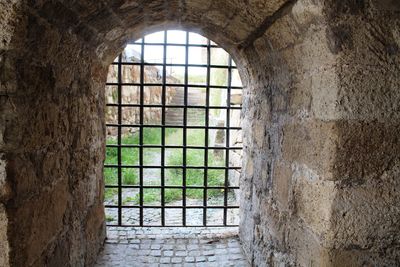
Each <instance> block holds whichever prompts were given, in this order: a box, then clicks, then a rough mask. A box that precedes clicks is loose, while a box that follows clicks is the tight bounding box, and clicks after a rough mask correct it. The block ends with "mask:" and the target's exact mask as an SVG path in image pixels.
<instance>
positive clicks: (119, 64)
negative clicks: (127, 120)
mask: <svg viewBox="0 0 400 267" xmlns="http://www.w3.org/2000/svg"><path fill="white" fill-rule="evenodd" d="M121 61H122V54H120V55H119V56H118V74H117V75H118V77H117V79H118V89H117V90H118V100H117V101H118V112H117V113H118V135H117V139H118V140H117V143H118V148H117V157H118V159H117V161H118V163H117V164H118V174H117V175H118V225H119V226H121V225H122V210H121V206H122V188H121V185H122V169H121V165H122V155H121V152H122V151H121V144H122V141H121V135H122V129H121V124H122V106H121V104H122V65H121Z"/></svg>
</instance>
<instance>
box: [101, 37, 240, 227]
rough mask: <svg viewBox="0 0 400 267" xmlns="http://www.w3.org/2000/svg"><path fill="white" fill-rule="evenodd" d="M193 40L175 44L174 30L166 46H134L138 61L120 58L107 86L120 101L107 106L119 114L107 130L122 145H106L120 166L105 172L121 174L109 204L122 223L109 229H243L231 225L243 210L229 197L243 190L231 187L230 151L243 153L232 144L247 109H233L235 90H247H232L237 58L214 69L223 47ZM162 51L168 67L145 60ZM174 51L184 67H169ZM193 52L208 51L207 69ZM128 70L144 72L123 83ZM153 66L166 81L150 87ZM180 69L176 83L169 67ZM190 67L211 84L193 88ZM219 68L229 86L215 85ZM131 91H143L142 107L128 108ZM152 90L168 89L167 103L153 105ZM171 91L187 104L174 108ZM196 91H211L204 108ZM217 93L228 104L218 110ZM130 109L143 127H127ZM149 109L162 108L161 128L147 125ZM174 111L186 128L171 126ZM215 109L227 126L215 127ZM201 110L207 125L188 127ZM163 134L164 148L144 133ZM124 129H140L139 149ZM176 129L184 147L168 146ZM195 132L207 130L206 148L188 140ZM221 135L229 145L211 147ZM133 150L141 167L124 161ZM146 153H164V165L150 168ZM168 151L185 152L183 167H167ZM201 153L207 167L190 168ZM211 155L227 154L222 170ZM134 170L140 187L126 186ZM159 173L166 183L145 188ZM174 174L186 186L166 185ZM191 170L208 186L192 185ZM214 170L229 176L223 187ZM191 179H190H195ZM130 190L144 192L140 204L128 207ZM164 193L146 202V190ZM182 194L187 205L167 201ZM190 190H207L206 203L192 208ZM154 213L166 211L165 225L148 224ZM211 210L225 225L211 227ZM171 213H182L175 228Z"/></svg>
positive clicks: (112, 185)
mask: <svg viewBox="0 0 400 267" xmlns="http://www.w3.org/2000/svg"><path fill="white" fill-rule="evenodd" d="M189 39H190V36H189V32H186V38H185V42H184V43H174V42H170V41H169V40H168V31H164V41H163V42H146V37H144V38H142V39H140V40H138V41H136V42H132V43H131V44H132V45H135V46H136V47H138V48H140V53H138V55H137V57H138V58H136V59H135V60H126V59H125V57H123V56H122V55H119V57H118V59H117V60H116V61H115V62H113V63H112V65H113V67H114V68H115V69H116V70H117V71H116V73H117V77H116V80H114V81H108V82H107V84H106V85H107V86H112V87H114V88H116V91H117V92H116V93H117V97H116V101H115V102H113V103H107V108H114V109H116V113H117V118H116V121H115V122H114V123H110V122H109V123H107V124H106V127H107V128H112V129H116V140H115V142H114V143H111V144H110V143H108V144H107V145H106V148H107V149H115V150H116V154H117V159H116V162H114V163H110V162H106V164H105V166H104V167H105V169H111V170H113V171H115V173H116V183H106V185H105V188H106V190H111V189H113V190H115V191H116V192H117V194H116V199H117V200H116V203H108V204H106V205H105V208H106V210H107V209H109V210H114V211H116V213H115V214H117V218H116V220H115V221H113V222H110V223H108V225H112V226H121V227H124V226H129V227H132V226H146V227H154V226H157V227H163V226H168V227H170V226H180V227H182V226H185V227H193V226H213V227H214V226H215V227H217V226H222V227H227V226H237V224H230V223H229V221H228V220H227V214H228V210H232V209H238V208H239V206H238V205H236V204H232V203H230V202H229V201H228V193H229V192H230V191H232V190H238V189H239V186H238V185H235V186H232V185H230V184H229V175H230V174H229V172H230V171H232V170H240V166H231V164H230V151H233V150H235V151H237V150H241V149H242V147H241V146H232V145H231V140H230V138H231V132H232V131H239V130H241V128H240V127H233V126H231V112H232V111H234V110H240V109H241V105H238V104H236V105H233V104H231V102H232V90H241V89H242V87H241V86H233V85H232V75H233V74H232V73H233V71H235V70H236V71H237V68H236V65H235V64H234V63H233V60H232V58H231V57H230V56H229V57H228V60H227V62H226V63H225V64H212V62H211V61H212V60H211V50H212V49H215V48H219V47H218V45H216V44H215V43H213V42H211V41H210V40H206V42H205V43H200V44H196V43H191V42H190V41H189ZM151 46H153V47H155V46H157V47H160V48H162V50H163V52H162V55H163V56H162V62H158V63H152V62H148V61H146V60H145V56H144V55H145V50H146V49H147V48H148V47H151ZM169 47H181V48H182V51H184V53H185V55H184V56H182V58H184V62H181V63H174V62H172V63H171V62H168V59H167V50H168V48H169ZM192 47H198V48H202V49H203V51H204V56H205V57H206V59H205V60H204V61H205V62H204V63H205V64H203V63H201V64H200V63H199V64H192V63H190V62H189V61H190V60H189V58H190V52H189V51H190V49H191V48H192ZM124 66H136V68H137V71H138V72H140V75H139V76H138V80H137V81H134V82H126V81H124V80H123V77H122V72H123V68H124ZM148 66H153V67H157V68H158V69H159V70H160V79H159V81H158V82H154V81H153V82H149V81H146V77H145V71H146V68H147V67H148ZM174 67H180V68H182V69H183V70H184V72H183V73H184V75H183V77H181V80H182V82H176V83H173V82H171V81H170V80H168V78H167V76H168V75H169V74H168V73H167V70H168V68H174ZM190 68H203V70H205V72H204V73H205V74H204V75H205V83H204V84H198V83H191V79H190V76H189V69H190ZM216 69H222V70H224V71H225V70H226V79H227V81H225V82H224V83H225V84H224V85H215V84H212V83H211V82H210V78H211V75H212V71H214V70H216ZM127 86H133V87H135V88H137V89H138V95H139V97H138V102H137V103H125V101H122V95H123V90H124V88H125V87H127ZM150 86H152V87H159V88H161V89H162V91H161V103H148V102H147V101H146V100H145V99H144V95H145V90H147V88H149V87H150ZM168 88H177V89H182V90H183V103H181V104H176V103H168V102H167V89H168ZM195 88H203V90H204V91H205V93H204V96H203V97H205V99H204V103H203V104H201V105H199V104H191V103H190V101H189V94H190V90H194V89H195ZM212 90H223V92H224V93H223V94H221V95H222V96H223V97H224V98H226V101H225V100H224V101H223V102H224V105H212V103H211V102H210V96H211V91H212ZM126 108H136V109H138V111H139V118H138V120H137V122H134V123H127V122H125V121H124V120H123V114H124V109H126ZM148 108H157V109H159V110H160V112H161V118H160V123H148V122H145V112H146V110H147V109H148ZM171 109H177V110H180V111H181V114H182V119H181V121H182V123H181V124H180V123H175V124H174V123H170V122H168V120H167V116H166V115H167V112H168V110H171ZM215 110H220V111H223V113H220V114H225V121H224V124H223V125H214V124H213V123H210V117H211V115H210V114H211V113H212V112H214V111H215ZM197 111H199V112H198V113H199V114H201V115H200V116H204V123H201V125H192V124H190V123H188V117H189V114H193V113H196V112H197ZM150 128H152V129H159V130H160V132H161V140H160V142H159V144H146V143H145V142H144V131H146V130H147V129H150ZM124 129H137V132H136V133H137V134H138V137H139V139H138V143H135V144H126V143H124V141H123V130H124ZM170 129H181V131H182V142H181V144H177V145H173V144H167V142H166V132H167V130H170ZM192 129H200V130H204V139H203V140H204V142H203V144H204V145H193V144H191V142H190V140H188V131H191V130H192ZM218 130H221V131H223V133H224V143H223V144H222V145H221V144H219V145H218V146H217V145H211V144H210V134H211V133H210V132H211V131H218ZM127 149H137V151H138V162H137V164H124V162H123V160H122V159H123V153H128V152H125V151H126V150H127ZM146 149H158V150H159V152H160V160H159V164H145V160H144V156H145V151H146ZM168 149H179V150H181V151H182V164H181V165H172V166H171V165H169V164H167V156H166V155H167V154H166V150H168ZM189 150H190V151H191V152H193V151H198V153H200V154H199V155H204V156H203V157H204V160H203V162H202V165H199V166H197V165H196V166H193V165H190V164H188V151H189ZM210 152H216V153H217V152H218V153H219V154H220V155H223V156H222V157H223V163H222V164H220V165H218V164H217V165H216V164H213V162H210V160H212V159H211V158H210V156H209V155H210ZM127 169H133V170H134V171H137V173H138V183H137V184H125V183H124V182H123V170H127ZM149 169H152V170H159V171H160V177H159V178H160V182H159V184H156V185H151V184H150V185H148V184H146V183H145V181H146V179H147V177H146V170H149ZM168 170H180V173H181V174H182V183H181V184H179V185H170V184H168V183H166V174H167V172H168ZM190 170H201V171H202V172H204V178H203V184H202V185H199V184H196V185H193V184H190V183H188V172H190ZM210 170H220V171H221V173H222V172H223V175H224V179H223V184H220V185H212V184H210V183H209V175H208V173H209V171H210ZM189 178H190V177H189ZM126 189H132V190H133V189H136V190H138V193H137V197H136V202H133V203H128V204H127V203H124V200H123V190H126ZM149 189H151V190H159V193H160V201H159V202H158V203H147V202H146V191H147V190H149ZM171 189H174V190H179V194H181V196H182V198H181V200H182V201H181V204H180V205H171V204H170V203H167V199H166V190H171ZM188 190H201V192H202V201H201V204H200V205H199V204H197V205H190V204H188V203H187V194H188ZM211 190H217V191H218V192H220V193H221V194H222V195H223V201H222V203H220V204H217V205H216V204H215V203H209V201H208V199H209V192H210V191H211ZM131 209H135V210H137V211H138V219H137V220H136V221H135V222H136V223H129V222H127V221H126V220H124V218H123V216H124V211H127V210H131ZM149 209H157V210H160V213H161V214H160V222H159V224H147V223H146V221H145V220H144V216H145V212H146V211H147V210H149ZM190 209H197V210H202V220H201V222H199V223H198V224H195V225H192V224H188V223H187V217H188V216H190V214H188V210H190ZM210 209H213V210H216V209H219V210H221V211H222V214H223V216H221V221H220V222H218V223H215V222H213V223H210V222H209V221H208V220H207V213H208V212H209V210H210ZM168 210H179V211H180V213H181V216H180V218H181V219H180V223H178V224H177V223H174V224H173V225H170V224H168V217H167V215H168V214H166V213H167V212H166V211H168Z"/></svg>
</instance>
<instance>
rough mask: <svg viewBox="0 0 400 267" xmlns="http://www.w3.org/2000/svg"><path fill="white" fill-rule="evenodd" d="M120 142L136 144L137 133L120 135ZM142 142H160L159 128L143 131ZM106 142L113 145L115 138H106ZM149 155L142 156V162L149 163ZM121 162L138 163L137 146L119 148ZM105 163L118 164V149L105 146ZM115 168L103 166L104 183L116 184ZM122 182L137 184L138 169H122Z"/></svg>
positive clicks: (137, 140)
mask: <svg viewBox="0 0 400 267" xmlns="http://www.w3.org/2000/svg"><path fill="white" fill-rule="evenodd" d="M121 143H122V144H125V145H138V144H139V133H129V134H126V135H125V136H123V137H122V140H121ZM143 143H144V144H150V145H157V144H158V145H159V144H161V129H159V128H148V129H145V130H144V132H143ZM107 144H109V145H115V144H117V140H116V139H115V138H108V139H107ZM150 160H151V157H148V156H147V155H145V156H144V163H145V164H146V163H149V161H150ZM121 163H122V165H138V164H139V149H138V148H121ZM105 164H113V165H117V164H118V149H117V148H114V147H107V148H106V160H105ZM117 172H118V171H117V169H116V168H104V179H105V183H106V184H114V185H115V184H117V183H118V173H117ZM122 183H123V184H125V185H136V184H138V170H137V169H134V168H123V169H122Z"/></svg>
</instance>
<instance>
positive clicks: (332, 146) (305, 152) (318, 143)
mask: <svg viewBox="0 0 400 267" xmlns="http://www.w3.org/2000/svg"><path fill="white" fill-rule="evenodd" d="M337 135H338V133H337V127H336V123H334V122H324V121H318V120H316V121H314V120H307V121H303V122H298V123H288V124H286V125H284V127H283V130H282V139H283V140H282V158H283V159H284V160H285V161H287V162H293V163H295V162H296V163H298V164H304V165H305V166H307V168H309V169H312V170H313V172H315V173H316V174H317V175H318V176H320V178H321V179H327V180H331V179H337V177H334V176H333V175H332V170H333V167H334V165H335V156H336V151H337V145H336V142H337V139H338V136H337Z"/></svg>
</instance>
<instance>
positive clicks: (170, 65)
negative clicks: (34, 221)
mask: <svg viewBox="0 0 400 267" xmlns="http://www.w3.org/2000/svg"><path fill="white" fill-rule="evenodd" d="M111 65H115V66H118V65H122V66H124V65H125V66H141V65H143V66H160V67H162V66H166V67H186V66H188V67H193V68H207V67H210V68H212V69H226V70H231V69H237V68H236V67H229V66H227V65H210V66H208V65H207V64H188V65H186V64H179V63H166V64H163V63H161V62H160V63H150V62H143V63H142V62H128V61H126V62H121V63H119V62H113V63H111Z"/></svg>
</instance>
